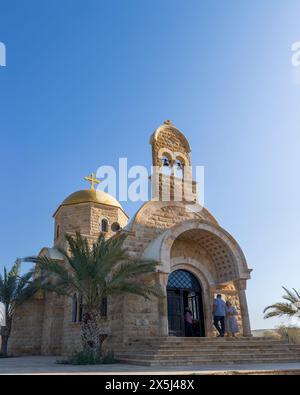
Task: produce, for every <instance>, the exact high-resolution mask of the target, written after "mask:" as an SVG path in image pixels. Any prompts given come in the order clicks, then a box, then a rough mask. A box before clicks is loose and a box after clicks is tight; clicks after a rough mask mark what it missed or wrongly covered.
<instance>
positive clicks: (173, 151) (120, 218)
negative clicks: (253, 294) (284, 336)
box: [9, 121, 251, 355]
mask: <svg viewBox="0 0 300 395" xmlns="http://www.w3.org/2000/svg"><path fill="white" fill-rule="evenodd" d="M150 144H151V147H152V162H153V166H154V169H156V170H155V174H153V175H152V180H151V184H152V196H153V197H152V198H151V200H149V201H148V202H146V203H145V204H143V205H142V206H141V208H140V209H139V210H138V211H137V213H136V214H135V215H134V217H133V218H131V220H130V221H129V218H128V216H127V214H126V212H125V211H124V209H123V208H122V206H121V204H120V203H119V202H118V201H117V200H116V199H115V198H114V197H112V196H110V195H109V194H107V193H105V192H103V191H101V190H99V189H94V188H93V184H92V188H90V189H83V190H80V191H76V192H74V193H72V194H71V195H70V196H68V197H67V198H66V199H65V200H63V201H62V203H61V204H60V205H59V206H58V207H57V209H56V211H55V212H54V214H53V218H54V242H53V247H44V248H42V249H41V251H40V254H41V255H46V256H48V257H50V258H53V259H56V260H57V261H61V263H62V264H64V262H63V260H62V256H61V254H60V253H59V251H58V250H57V248H58V247H65V240H64V234H65V233H69V234H75V232H76V231H80V232H81V233H82V234H83V235H84V236H85V237H87V238H88V239H90V240H95V239H96V238H97V236H98V235H99V232H101V231H102V232H105V233H106V235H107V237H111V236H113V235H114V234H115V233H116V232H126V233H127V234H128V237H127V239H126V241H125V242H126V247H127V248H128V249H129V251H130V254H131V255H132V256H135V257H142V258H147V259H154V260H157V261H159V262H161V265H160V266H159V269H158V271H157V272H156V273H155V274H154V276H155V281H156V282H157V283H159V284H160V285H161V288H162V289H163V291H164V294H165V297H162V298H152V299H151V300H145V299H144V298H142V297H139V296H134V295H125V296H122V297H114V298H108V300H104V301H103V306H102V315H103V317H104V319H105V325H106V329H105V330H106V331H107V333H108V334H109V336H108V338H107V340H106V341H105V343H106V347H107V348H108V349H114V348H116V347H117V345H120V344H122V345H124V344H127V343H128V342H130V341H131V340H132V339H136V340H138V339H140V340H143V339H149V338H167V337H182V336H184V335H185V334H184V322H183V315H184V309H185V307H187V306H188V307H189V308H190V309H191V311H192V313H193V319H194V329H195V333H196V335H197V336H198V337H213V336H215V333H214V328H213V323H212V301H213V298H214V296H215V295H216V293H220V294H222V295H223V297H224V298H225V299H229V300H231V301H232V303H233V304H234V306H235V307H236V308H237V310H238V314H239V315H238V322H239V326H240V335H242V336H251V330H250V322H249V315H248V308H247V300H246V283H247V280H248V279H249V278H250V271H251V270H249V269H248V266H247V262H246V259H245V256H244V254H243V252H242V250H241V248H240V246H239V245H238V243H237V242H236V241H235V239H234V238H233V237H232V236H231V235H230V234H229V233H228V232H227V231H226V230H225V229H223V228H222V226H221V225H220V224H219V223H218V221H217V220H216V219H215V218H214V217H213V216H212V214H210V212H209V211H208V210H207V209H206V208H203V207H201V206H200V204H199V203H198V201H197V198H196V196H194V195H195V181H193V180H192V179H190V184H191V193H190V195H191V196H194V198H192V199H191V196H187V193H184V192H183V191H182V185H183V178H180V176H179V175H177V173H176V174H175V173H174V172H173V170H172V169H174V168H175V167H176V168H178V169H179V170H180V169H181V170H182V169H183V168H184V167H185V166H191V161H190V152H191V149H190V145H189V142H188V140H187V139H186V137H185V136H184V135H183V133H182V132H181V131H180V130H178V129H177V128H176V127H175V126H174V125H173V124H172V123H171V122H170V121H166V122H165V123H164V124H163V125H162V126H160V127H158V128H157V129H156V130H155V132H154V133H153V134H152V136H151V138H150ZM166 170H170V173H169V174H166ZM183 174H184V173H183ZM190 177H191V175H190ZM93 182H94V178H93V177H92V183H93ZM163 185H167V186H168V187H169V191H170V195H169V196H170V198H169V199H165V198H163V197H164V196H163V195H164V188H163ZM178 192H180V193H181V196H182V199H176V196H177V193H178ZM182 192H183V193H182ZM81 316H82V306H81V301H80V296H79V295H76V294H74V296H73V299H70V298H66V297H61V296H57V295H55V294H52V293H47V292H38V293H37V294H36V295H35V296H34V297H33V298H32V299H31V300H29V301H28V302H26V303H25V304H24V305H23V306H22V307H21V308H20V309H19V311H18V314H17V316H16V317H15V319H14V322H13V329H12V334H11V338H10V341H9V345H10V352H11V353H13V354H19V355H20V354H32V355H33V354H42V355H67V354H71V353H73V352H75V351H78V350H79V349H80V346H81V341H80V321H81Z"/></svg>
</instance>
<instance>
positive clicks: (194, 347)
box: [115, 337, 300, 366]
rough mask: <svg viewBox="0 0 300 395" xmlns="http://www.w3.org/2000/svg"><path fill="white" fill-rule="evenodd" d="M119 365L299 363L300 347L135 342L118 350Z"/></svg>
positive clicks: (224, 341) (264, 341)
mask: <svg viewBox="0 0 300 395" xmlns="http://www.w3.org/2000/svg"><path fill="white" fill-rule="evenodd" d="M115 357H116V359H118V360H119V361H120V362H124V363H130V364H134V365H142V366H158V365H165V366H176V365H214V364H216V365H217V364H222V365H223V364H243V363H291V362H300V345H294V344H288V343H283V342H281V341H278V340H273V339H268V338H258V337H248V338H247V337H240V338H236V339H232V338H226V337H225V338H205V337H198V338H196V337H194V338H192V337H164V338H162V337H160V338H145V339H132V340H130V341H129V342H128V344H127V345H126V346H125V345H124V346H121V347H116V348H115Z"/></svg>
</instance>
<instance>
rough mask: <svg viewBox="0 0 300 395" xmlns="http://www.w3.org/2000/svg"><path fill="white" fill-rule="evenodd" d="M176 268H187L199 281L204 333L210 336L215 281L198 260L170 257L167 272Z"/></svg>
mask: <svg viewBox="0 0 300 395" xmlns="http://www.w3.org/2000/svg"><path fill="white" fill-rule="evenodd" d="M176 270H187V271H189V272H190V273H192V274H193V275H194V276H195V277H196V278H197V280H198V281H199V283H200V285H201V288H202V298H203V307H204V309H203V315H204V325H205V333H206V334H207V336H211V335H212V332H213V326H212V320H211V317H212V303H211V301H212V298H213V292H212V290H213V289H215V281H214V278H213V276H212V274H211V273H210V272H209V270H208V269H207V268H206V267H205V266H204V265H203V264H202V263H201V262H200V261H198V260H196V259H192V258H189V257H184V256H180V257H176V258H172V259H171V270H170V273H169V274H171V273H172V272H174V271H176Z"/></svg>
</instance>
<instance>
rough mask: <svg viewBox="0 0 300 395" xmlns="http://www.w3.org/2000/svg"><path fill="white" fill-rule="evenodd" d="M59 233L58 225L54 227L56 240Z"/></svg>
mask: <svg viewBox="0 0 300 395" xmlns="http://www.w3.org/2000/svg"><path fill="white" fill-rule="evenodd" d="M59 231H60V227H59V225H56V234H55V237H56V239H58V238H59Z"/></svg>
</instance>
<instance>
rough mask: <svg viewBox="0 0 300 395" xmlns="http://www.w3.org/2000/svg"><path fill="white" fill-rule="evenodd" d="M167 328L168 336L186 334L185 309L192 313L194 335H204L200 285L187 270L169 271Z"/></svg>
mask: <svg viewBox="0 0 300 395" xmlns="http://www.w3.org/2000/svg"><path fill="white" fill-rule="evenodd" d="M167 299H168V329H169V335H170V336H187V335H188V333H187V331H186V328H185V318H184V316H185V310H186V309H187V308H188V309H189V310H190V311H191V313H192V319H193V324H192V325H193V332H194V335H195V336H198V337H199V336H201V337H202V336H205V325H204V314H203V294H202V286H201V284H200V282H199V280H198V279H197V278H196V276H195V275H194V274H192V273H191V272H189V271H188V270H182V269H179V270H175V271H173V272H172V273H170V275H169V278H168V283H167Z"/></svg>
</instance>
